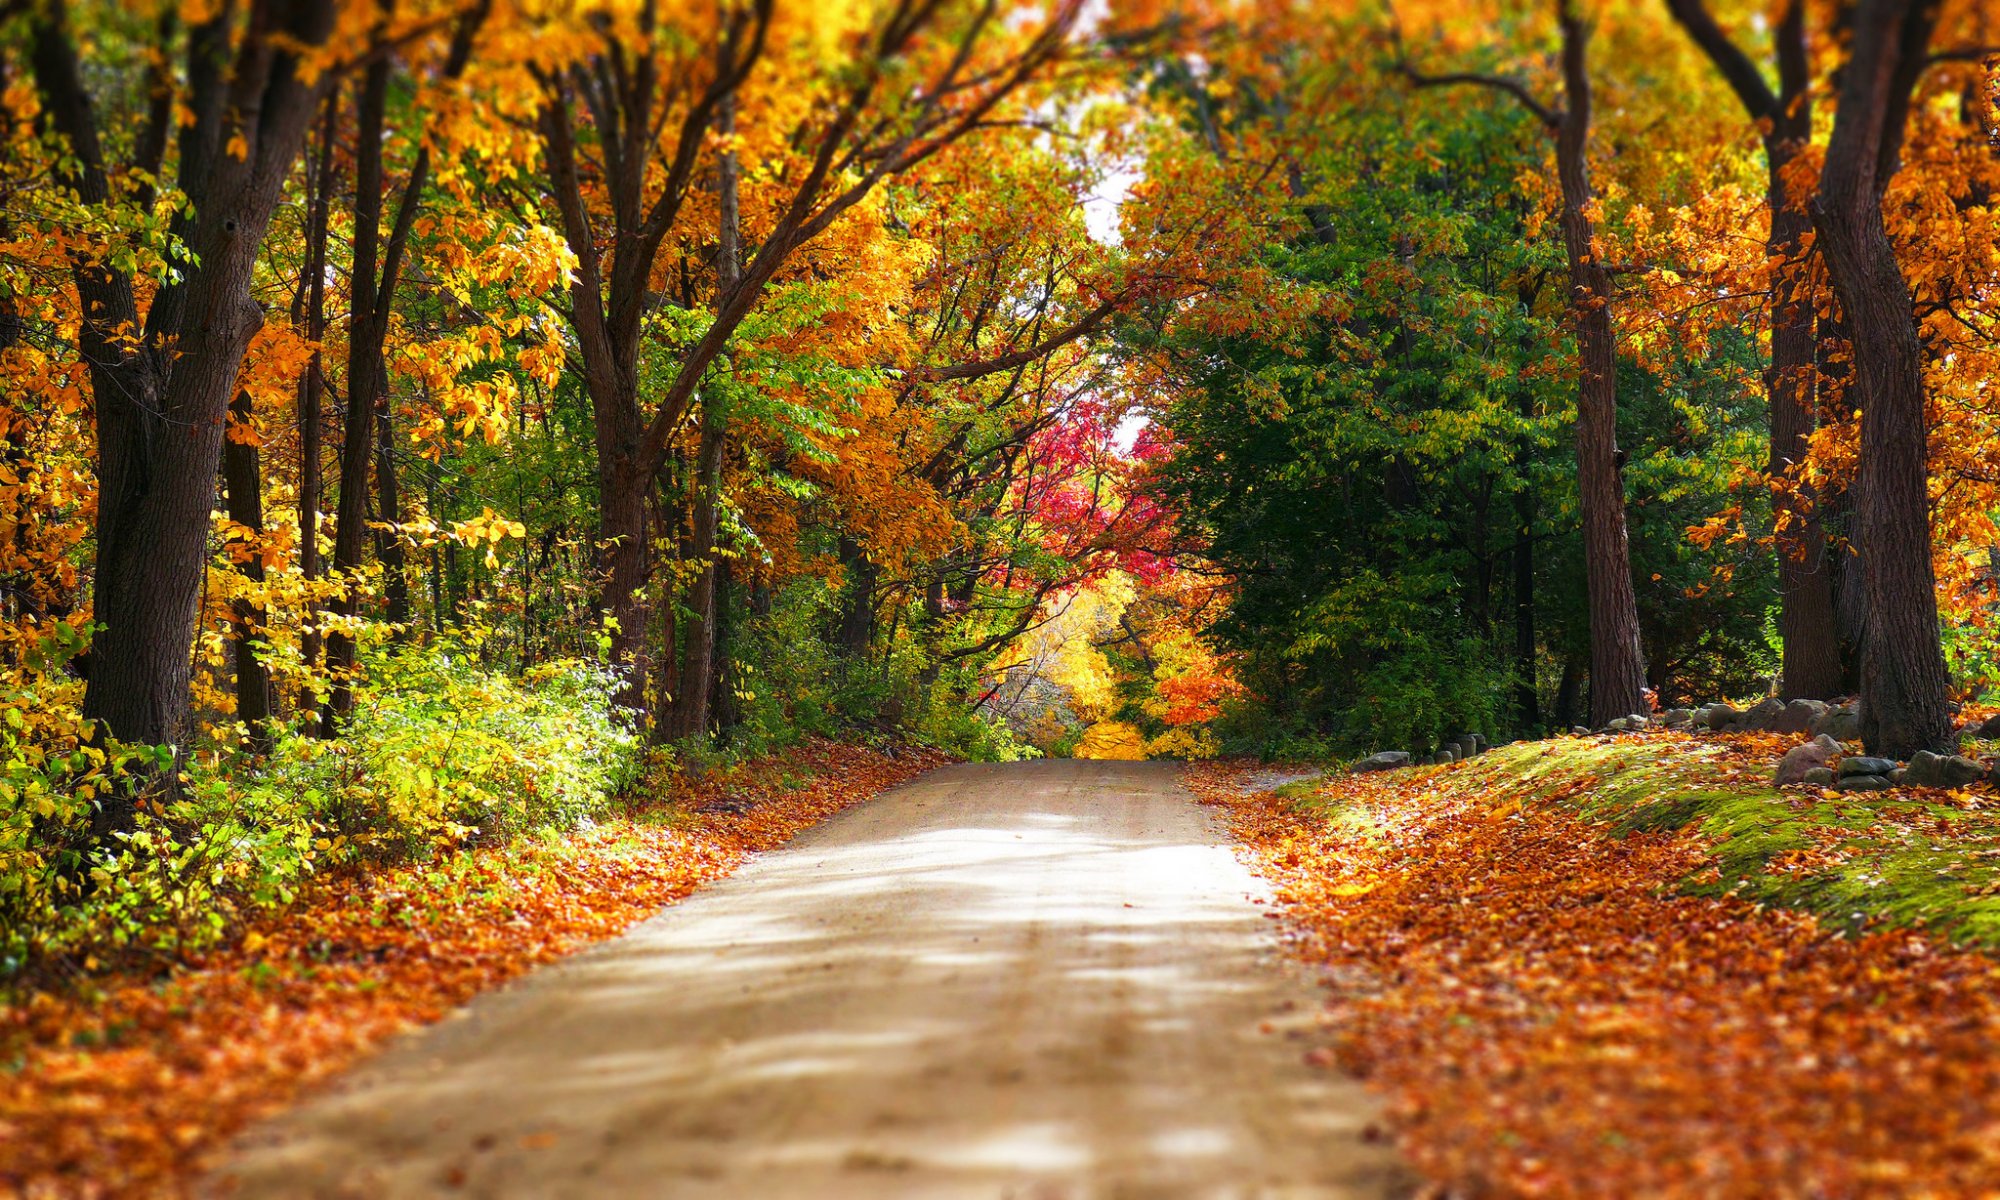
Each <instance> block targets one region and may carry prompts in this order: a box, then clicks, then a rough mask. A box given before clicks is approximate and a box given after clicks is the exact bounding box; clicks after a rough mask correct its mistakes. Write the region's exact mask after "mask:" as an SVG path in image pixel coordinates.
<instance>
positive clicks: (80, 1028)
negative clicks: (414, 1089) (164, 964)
mask: <svg viewBox="0 0 2000 1200" xmlns="http://www.w3.org/2000/svg"><path fill="white" fill-rule="evenodd" d="M942 761H943V758H942V756H940V755H938V754H936V753H935V752H931V751H912V750H905V751H903V752H901V753H900V754H899V755H896V756H893V757H892V756H890V755H888V754H884V753H882V752H878V751H874V750H869V749H865V748H859V747H854V746H847V745H840V744H836V743H832V742H825V741H814V742H811V743H808V744H807V745H805V746H803V747H801V748H799V749H797V750H795V751H792V752H790V753H787V754H785V755H782V756H779V757H778V758H776V759H773V760H769V761H766V762H763V763H759V764H756V765H754V766H751V767H747V768H741V769H737V770H733V771H730V772H726V773H718V774H712V775H709V776H706V777H704V778H702V779H699V780H688V779H682V780H677V781H676V783H675V786H674V788H673V799H674V801H675V808H674V809H671V810H655V811H650V812H640V813H637V814H634V815H631V816H625V817H620V818H618V819H616V820H611V821H606V822H603V823H601V824H599V825H597V826H596V827H595V828H592V829H589V830H586V831H580V832H577V833H575V834H571V835H567V836H566V837H565V838H564V839H563V841H562V843H561V844H556V845H549V846H514V847H500V848H495V849H489V850H481V851H477V852H473V853H469V854H465V855H461V856H458V857H456V858H453V859H449V860H445V861H442V862H439V863H433V864H427V865H418V866H413V867H403V868H396V869H393V870H388V871H382V872H380V873H376V874H372V875H361V876H350V877H346V878H339V879H332V880H328V881H326V882H325V883H324V884H323V885H321V886H319V887H318V888H316V889H315V890H313V891H312V892H311V893H309V894H308V895H305V896H303V897H301V898H300V900H299V902H298V903H297V904H296V905H295V906H294V907H293V908H292V909H291V910H289V911H287V912H285V913H283V914H281V915H278V916H275V917H273V918H271V919H270V920H268V921H266V922H264V923H262V924H261V925H259V926H258V927H256V928H253V929H251V930H249V931H247V932H246V934H245V935H244V936H243V937H242V938H241V939H240V940H238V941H237V942H236V943H235V944H233V945H231V946H229V947H227V948H225V949H223V950H221V951H218V952H216V953H214V954H211V955H209V956H207V957H206V958H205V959H203V960H202V961H199V962H197V963H193V964H189V965H188V966H187V967H185V968H184V969H181V970H178V971H176V972H175V973H173V974H172V975H171V976H169V977H167V978H165V979H144V978H129V979H122V980H109V981H100V982H101V987H102V990H101V991H100V992H99V993H98V994H97V995H96V996H94V997H83V996H69V997H52V996H47V995H41V996H37V997H35V998H33V999H32V1000H31V1001H30V1002H28V1003H25V1004H21V1005H17V1006H15V1007H12V1008H10V1009H7V1010H5V1011H4V1012H0V1062H5V1063H8V1064H9V1067H10V1069H8V1070H6V1071H5V1072H4V1073H0V1195H21V1196H24V1197H37V1198H39V1197H56V1196H77V1197H97V1196H110V1195H141V1194H143V1195H149V1196H158V1195H168V1196H171V1195H182V1194H185V1193H186V1192H187V1190H188V1189H189V1187H190V1186H191V1185H192V1182H193V1177H194V1175H195V1173H197V1172H198V1171H200V1170H201V1169H202V1168H203V1167H204V1166H205V1165H206V1164H207V1163H208V1162H209V1161H210V1160H211V1159H212V1157H213V1156H214V1155H215V1154H216V1153H217V1152H218V1151H219V1150H220V1149H221V1148H222V1147H223V1146H224V1144H225V1143H226V1140H227V1139H228V1138H229V1137H230V1136H231V1135H233V1134H234V1133H235V1132H236V1131H238V1130H239V1129H241V1128H242V1127H244V1126H245V1125H246V1124H248V1123H250V1122H251V1121H253V1120H255V1119H256V1118H258V1117H259V1116H262V1115H264V1114H267V1113H269V1112H271V1111H273V1110H274V1109H276V1108H278V1107H279V1106H281V1105H283V1104H284V1103H285V1102H286V1101H287V1100H289V1099H291V1098H292V1097H293V1096H294V1095H296V1094H297V1093H298V1092H299V1091H300V1089H302V1088H304V1087H305V1086H307V1085H309V1084H310V1083H312V1082H313V1081H315V1080H319V1079H323V1078H325V1077H327V1076H329V1075H331V1074H333V1073H335V1072H337V1071H338V1070H340V1069H341V1068H343V1067H345V1066H347V1065H348V1064H349V1063H351V1062H352V1061H353V1060H354V1059H355V1058H356V1057H357V1056H358V1055H360V1054H362V1053H364V1052H365V1051H367V1050H368V1049H369V1048H370V1047H371V1046H373V1045H375V1044H377V1043H379V1042H380V1041H381V1040H382V1039H384V1038H386V1037H388V1036H390V1035H392V1034H394V1033H397V1032H398V1031H400V1030H403V1029H407V1028H409V1027H411V1026H413V1025H419V1024H422V1023H425V1022H429V1021H434V1020H436V1019H437V1018H439V1017H440V1016H442V1015H444V1014H445V1013H446V1012H448V1011H449V1010H450V1009H452V1008H453V1007H454V1006H456V1005H458V1004H461V1003H463V1002H464V1001H466V1000H468V999H470V998H471V997H472V996H474V995H476V994H477V993H479V992H481V991H483V990H485V989H487V988H490V987H493V986H495V985H497V984H499V983H502V982H504V981H506V980H508V979H511V978H513V977H514V976H517V975H519V974H521V973H522V972H523V971H526V970H528V969H529V968H530V967H533V966H535V965H537V964H539V963H544V962H548V961H549V960H551V959H554V958H557V957H559V956H561V955H564V954H567V953H570V952H572V951H575V950H578V949H581V948H582V947H584V946H586V945H589V944H590V943H593V942H597V941H601V940H603V939H605V938H609V937H614V936H616V935H617V934H619V933H620V932H622V931H624V930H625V929H626V928H627V927H628V926H630V925H631V924H633V923H634V922H636V921H639V920H641V919H643V918H645V917H647V916H649V915H650V914H652V913H653V912H654V911H656V910H657V909H659V908H660V907H661V906H662V905H665V904H668V903H670V902H672V901H674V900H678V899H680V898H681V897H683V896H685V895H687V894H688V893H689V892H691V891H693V890H694V889H695V888H696V887H699V886H700V885H701V884H703V883H706V882H708V881H710V880H713V879H715V878H717V877H719V876H722V875H725V874H728V873H729V872H730V871H732V870H733V869H735V867H736V866H737V865H739V864H740V863H741V862H742V861H743V859H744V857H745V856H746V855H748V854H750V853H752V852H754V851H759V850H768V849H771V848H773V847H776V846H778V845H780V844H782V843H783V842H785V841H786V840H787V839H789V838H790V837H792V836H793V835H794V834H796V833H797V832H799V831H800V830H801V829H804V828H805V827H806V826H808V825H811V824H812V823H814V822H816V821H818V820H820V819H822V818H824V817H826V816H828V815H830V814H832V813H834V812H836V811H838V810H839V809H841V808H844V807H846V806H848V805H850V804H853V803H856V802H858V801H860V800H864V799H867V798H868V797H869V796H872V795H874V794H875V793H877V792H879V791H880V790H882V789H883V788H886V787H890V786H893V785H894V784H896V783H899V782H901V781H903V780H905V779H908V778H910V777H911V776H914V775H916V774H918V773H920V772H922V771H925V770H928V769H930V768H931V767H935V766H937V765H939V764H940V763H941V762H942Z"/></svg>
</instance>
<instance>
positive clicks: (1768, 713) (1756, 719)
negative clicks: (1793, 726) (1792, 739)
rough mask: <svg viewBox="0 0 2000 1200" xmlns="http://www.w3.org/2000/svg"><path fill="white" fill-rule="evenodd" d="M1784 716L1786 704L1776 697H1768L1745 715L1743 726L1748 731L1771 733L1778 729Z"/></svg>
mask: <svg viewBox="0 0 2000 1200" xmlns="http://www.w3.org/2000/svg"><path fill="white" fill-rule="evenodd" d="M1784 715H1785V702H1784V701H1783V700H1780V699H1778V698H1777V697H1776V696H1766V697H1765V698H1764V699H1762V700H1759V701H1758V702H1757V703H1756V704H1755V705H1753V706H1751V709H1750V711H1749V712H1747V713H1744V714H1743V725H1744V728H1746V729H1757V730H1762V731H1765V732H1769V731H1771V730H1774V729H1776V728H1777V727H1778V722H1779V720H1780V719H1781V718H1783V717H1784Z"/></svg>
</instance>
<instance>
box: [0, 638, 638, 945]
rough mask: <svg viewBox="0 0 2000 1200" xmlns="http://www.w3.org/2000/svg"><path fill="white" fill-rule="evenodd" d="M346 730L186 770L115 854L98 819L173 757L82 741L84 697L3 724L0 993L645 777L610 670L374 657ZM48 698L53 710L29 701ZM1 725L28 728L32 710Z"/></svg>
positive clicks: (493, 834)
mask: <svg viewBox="0 0 2000 1200" xmlns="http://www.w3.org/2000/svg"><path fill="white" fill-rule="evenodd" d="M364 667H365V671H366V674H365V679H364V680H363V681H362V682H360V683H359V684H358V685H357V687H356V690H355V705H354V712H353V716H352V719H351V720H350V721H349V723H348V724H347V726H346V728H345V729H344V730H343V731H342V735H341V736H340V737H339V738H337V739H333V740H323V739H319V738H314V737H311V736H308V735H306V734H304V733H302V732H296V731H294V732H289V733H286V734H285V735H283V736H281V737H280V738H279V739H278V741H277V744H276V745H275V746H274V747H273V749H272V750H271V752H270V754H269V755H268V756H267V757H266V758H264V759H262V760H255V759H252V758H250V757H249V756H247V755H245V754H243V753H242V752H240V751H233V750H209V751H205V752H203V753H197V754H193V755H190V756H188V757H187V759H186V761H185V764H184V766H183V776H182V779H183V784H182V788H181V795H180V797H179V798H178V799H176V800H173V801H172V802H169V803H160V802H158V801H148V802H147V803H144V804H142V806H141V811H140V813H139V816H138V818H137V823H136V828H135V829H134V830H133V831H132V832H131V833H130V834H129V835H126V836H125V837H124V838H123V839H121V844H119V845H118V846H116V847H112V848H107V847H104V846H101V845H96V844H93V842H92V841H91V839H90V837H89V830H90V821H91V816H92V812H93V807H94V805H95V804H96V802H97V800H98V798H100V797H101V796H103V795H105V794H106V793H107V792H109V791H110V790H112V789H113V788H115V787H119V786H130V785H131V784H132V783H133V781H135V780H136V779H138V778H140V776H138V775H137V774H135V773H134V770H135V768H138V767H142V766H143V767H150V768H152V769H155V770H157V769H159V768H161V767H164V766H169V765H171V763H172V755H171V753H170V752H167V751H164V750H151V751H147V750H131V749H127V748H120V747H109V748H99V747H95V746H92V745H89V744H87V743H86V740H85V737H84V734H85V726H84V724H83V722H82V721H81V720H80V719H79V718H77V717H76V715H75V711H76V710H75V700H76V697H75V696H74V694H73V691H74V689H69V690H68V691H61V692H60V694H59V696H58V698H59V700H60V703H58V704H57V705H56V706H55V707H53V708H51V707H49V706H47V705H46V704H44V705H43V706H42V707H41V708H40V709H39V710H38V711H40V712H42V713H43V714H44V715H43V716H42V717H41V718H39V719H38V720H33V721H31V720H30V719H29V718H27V717H25V716H18V715H17V716H15V717H12V718H10V719H8V720H7V721H6V723H5V724H4V726H0V755H4V767H0V982H4V981H5V980H7V979H9V978H12V977H14V976H17V975H19V974H20V973H21V972H23V971H25V970H29V969H32V968H34V967H37V966H41V967H50V966H61V965H67V966H71V967H75V966H81V967H83V968H86V969H89V968H91V967H94V966H95V965H96V964H97V962H98V961H99V960H102V959H105V958H108V957H112V956H116V955H121V954H130V953H134V952H146V953H155V954H174V953H178V952H181V951H183V950H185V949H187V948H189V947H193V946H199V945H201V944H204V943H205V942H208V941H211V940H213V938H214V937H216V936H217V935H219V934H220V933H221V932H222V931H224V930H225V929H227V928H228V927H229V926H230V925H231V924H232V923H233V922H234V921H236V920H237V919H239V918H240V917H242V916H244V915H246V914H248V913H250V912H254V911H258V910H262V909H268V908H271V907H275V906H278V905H282V904H285V903H288V902H290V900H291V899H292V897H293V895H294V894H295V891H296V889H297V887H298V886H299V885H300V884H301V883H302V882H303V881H304V880H306V879H307V878H309V877H310V876H312V875H314V874H315V873H318V872H322V871H325V870H327V869H330V868H333V867H338V866H342V865H346V864H350V863H358V862H363V861H367V862H397V861H409V860H415V859H423V858H427V857H430V856H432V855H434V854H437V853H439V852H442V851H445V850H449V849H453V848H457V847H463V846H467V845H471V844H476V843H483V842H492V841H498V840H501V839H504V838H508V837H512V836H516V835H519V834H521V833H524V832H528V831H532V830H539V829H552V828H568V827H572V826H574V825H576V824H577V823H578V822H579V821H581V820H582V819H584V818H586V817H589V816H592V815H593V814H596V813H599V812H601V811H603V810H604V808H605V807H606V806H607V805H608V803H609V801H610V799H611V798H612V797H613V796H615V795H617V794H618V793H619V792H620V791H622V790H624V789H625V788H626V787H627V786H628V785H629V784H630V783H631V782H632V781H633V780H634V778H635V777H636V775H637V773H638V772H639V770H640V767H641V763H642V761H643V754H642V747H641V744H640V739H639V737H638V734H637V732H636V731H635V729H634V728H633V724H632V722H631V721H630V719H629V717H628V715H627V714H624V713H622V712H620V711H618V710H616V709H615V708H614V707H613V706H612V704H611V699H610V697H611V695H612V692H613V690H614V687H615V682H616V681H615V680H614V679H613V678H612V677H611V675H610V673H609V672H608V671H607V670H606V669H605V668H603V667H602V666H600V665H597V664H593V663H584V662H559V663H553V664H548V665H545V666H541V667H537V668H534V669H532V670H530V671H529V672H527V673H526V674H525V675H524V676H522V677H519V678H515V677H511V676H508V675H506V674H503V673H499V672H495V671H492V670H490V669H488V668H486V667H484V666H482V665H480V664H479V663H478V662H477V661H476V660H475V659H473V658H472V657H470V656H469V655H465V654H462V653H459V652H457V651H456V650H455V649H450V648H440V647H433V648H423V649H416V648H391V649H388V650H383V651H379V652H373V653H371V654H370V655H369V656H368V657H367V658H366V660H365V662H364ZM33 699H35V700H37V701H40V700H42V699H45V697H35V698H33ZM0 711H5V712H7V713H10V714H20V713H22V712H24V711H28V708H27V705H26V704H25V703H24V702H23V697H21V696H11V697H0Z"/></svg>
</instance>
